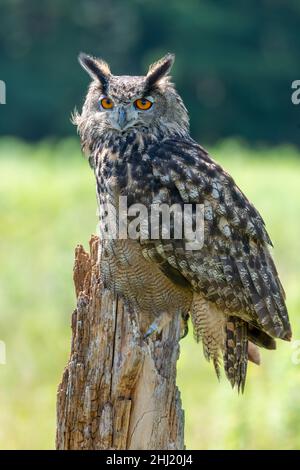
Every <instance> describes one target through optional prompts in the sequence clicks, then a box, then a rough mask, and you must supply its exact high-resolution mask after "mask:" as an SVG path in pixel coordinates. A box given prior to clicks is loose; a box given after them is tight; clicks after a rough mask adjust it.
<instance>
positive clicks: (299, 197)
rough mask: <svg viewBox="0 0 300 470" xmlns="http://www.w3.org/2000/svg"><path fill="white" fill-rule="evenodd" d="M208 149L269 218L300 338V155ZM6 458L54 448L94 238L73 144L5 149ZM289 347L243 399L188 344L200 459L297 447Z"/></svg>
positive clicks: (2, 372)
mask: <svg viewBox="0 0 300 470" xmlns="http://www.w3.org/2000/svg"><path fill="white" fill-rule="evenodd" d="M210 150H212V153H213V154H214V156H215V158H216V159H217V160H218V161H219V162H221V164H223V165H224V166H225V168H226V169H227V170H228V171H229V172H230V173H231V174H232V175H233V176H234V178H235V179H236V181H237V182H238V184H239V185H240V187H241V188H242V189H243V191H244V192H246V194H247V195H248V197H249V198H250V199H251V200H252V201H253V202H254V203H255V205H256V206H257V208H258V209H259V210H260V212H261V213H262V215H263V217H264V219H265V221H266V224H267V228H268V230H269V233H270V235H271V238H272V240H273V243H274V245H275V249H274V256H275V260H276V262H277V264H278V269H279V272H280V275H281V279H282V282H283V284H284V286H285V289H286V293H287V303H288V307H289V312H290V317H291V321H292V326H293V330H294V339H295V340H296V339H297V338H299V339H300V328H299V322H297V315H298V314H299V310H300V294H299V288H298V284H299V275H300V250H299V237H300V218H299V214H300V184H299V183H300V181H299V175H300V155H298V154H297V152H296V151H295V150H294V149H293V148H289V147H281V148H275V149H257V150H255V151H254V150H250V149H248V148H246V147H245V146H242V145H240V144H239V143H238V142H236V141H227V142H225V143H223V144H220V145H219V146H217V147H215V148H214V149H210ZM0 172H1V187H0V214H1V225H0V261H1V269H0V340H2V341H5V343H6V348H7V364H6V365H0V384H1V385H0V448H1V449H15V448H16V449H30V448H33V449H46V448H53V447H54V436H55V400H56V388H57V385H58V383H59V381H60V378H61V374H62V371H63V368H64V366H65V364H66V362H67V359H68V354H69V349H70V319H71V313H72V310H73V308H74V302H75V296H74V291H73V283H72V266H73V252H74V247H75V246H76V244H77V243H83V244H85V246H86V245H87V242H88V240H89V237H90V234H91V233H94V232H95V229H96V223H97V219H96V202H95V191H94V177H93V175H92V172H91V170H90V168H89V166H88V164H87V162H86V161H85V160H84V159H83V158H82V156H81V154H80V151H79V142H78V141H77V140H76V139H74V140H72V139H70V140H64V141H61V142H53V141H48V142H43V143H40V144H38V145H36V146H30V145H26V144H24V143H22V142H18V141H16V140H13V139H2V140H1V141H0ZM292 353H293V349H292V345H291V344H290V343H284V342H281V343H280V344H278V349H277V351H271V352H269V351H263V352H262V359H263V361H262V365H261V366H260V367H257V366H255V365H252V364H251V365H250V367H249V372H248V380H247V385H246V391H245V393H244V395H240V396H239V395H238V394H237V393H236V392H233V391H232V390H231V388H230V386H229V384H228V383H227V381H226V380H225V378H224V377H223V378H222V380H221V383H218V382H217V379H216V377H215V374H214V371H213V368H212V366H211V365H210V364H208V363H207V362H206V361H205V360H204V358H203V355H202V351H201V345H198V344H196V343H194V342H193V339H192V335H189V337H188V338H187V339H184V340H183V341H182V342H181V357H180V360H179V366H178V385H179V387H180V390H181V395H182V400H183V407H184V409H185V416H186V445H187V448H190V449H191V448H192V449H221V448H226V449H245V448H247V449H253V448H259V449H271V448H280V449H287V448H292V449H296V448H300V392H299V391H300V364H299V365H295V364H293V362H292V359H291V358H292Z"/></svg>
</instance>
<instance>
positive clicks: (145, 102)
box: [134, 98, 153, 111]
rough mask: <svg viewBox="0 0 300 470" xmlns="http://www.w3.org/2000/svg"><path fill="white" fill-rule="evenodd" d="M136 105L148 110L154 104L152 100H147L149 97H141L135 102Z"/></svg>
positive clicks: (138, 107)
mask: <svg viewBox="0 0 300 470" xmlns="http://www.w3.org/2000/svg"><path fill="white" fill-rule="evenodd" d="M134 104H135V107H136V108H137V109H141V110H142V111H146V110H147V109H150V108H151V106H152V104H153V103H152V101H150V100H147V98H139V99H138V100H136V101H135V102H134Z"/></svg>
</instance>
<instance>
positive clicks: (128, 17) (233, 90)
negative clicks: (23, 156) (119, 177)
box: [0, 0, 300, 144]
mask: <svg viewBox="0 0 300 470" xmlns="http://www.w3.org/2000/svg"><path fill="white" fill-rule="evenodd" d="M0 12H1V28H0V79H1V80H3V81H5V83H6V88H7V104H6V105H5V106H2V105H1V107H0V133H1V135H4V134H14V135H17V136H20V137H23V138H26V139H29V140H36V139H39V138H42V137H46V136H64V135H69V134H74V129H73V128H72V125H71V123H70V119H69V116H70V113H71V111H72V109H73V108H74V106H75V105H77V106H78V107H80V106H81V103H82V100H83V96H84V91H85V88H86V86H87V83H88V77H87V75H86V74H85V73H84V72H83V71H82V70H81V69H80V67H79V65H78V62H77V55H78V52H80V51H81V50H83V51H84V52H88V53H92V54H94V55H99V56H102V57H103V58H104V59H106V60H107V61H108V62H109V63H110V65H111V68H112V71H113V72H114V73H116V74H123V73H124V74H142V73H144V72H145V71H146V70H147V66H148V64H149V63H150V62H151V61H153V60H155V59H157V58H159V57H160V55H163V54H165V53H166V52H168V51H171V52H175V53H176V56H177V60H176V64H175V67H174V69H173V77H174V80H175V81H176V84H177V88H178V90H179V91H180V93H181V94H182V96H183V98H184V100H185V102H186V105H187V107H188V109H189V111H190V115H191V124H192V125H191V128H192V134H193V135H194V136H195V137H196V138H198V139H200V140H201V141H202V142H214V141H216V140H218V139H222V138H225V137H227V136H241V137H242V138H244V139H245V140H247V141H249V142H251V143H259V142H265V143H271V144H274V143H278V142H293V143H297V144H300V105H299V106H295V105H293V104H292V102H291V93H292V90H291V84H292V82H293V81H294V80H296V79H300V2H299V0H253V1H251V2H250V1H249V0H235V1H233V0H214V1H213V0H198V1H197V0H187V1H183V0H172V1H161V0H0Z"/></svg>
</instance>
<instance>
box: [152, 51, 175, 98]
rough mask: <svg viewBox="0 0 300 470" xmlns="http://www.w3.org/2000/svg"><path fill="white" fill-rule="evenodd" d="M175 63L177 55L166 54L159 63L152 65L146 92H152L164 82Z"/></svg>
mask: <svg viewBox="0 0 300 470" xmlns="http://www.w3.org/2000/svg"><path fill="white" fill-rule="evenodd" d="M174 61H175V54H170V53H169V54H166V55H165V56H164V57H162V58H161V59H160V60H158V61H157V62H154V64H152V65H150V67H149V70H148V73H147V77H146V87H145V88H146V90H148V91H149V90H151V88H153V87H155V86H156V84H157V83H158V82H159V81H160V80H162V79H163V78H164V77H165V76H167V75H168V73H169V72H170V70H171V68H172V66H173V64H174Z"/></svg>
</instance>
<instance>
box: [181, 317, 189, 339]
mask: <svg viewBox="0 0 300 470" xmlns="http://www.w3.org/2000/svg"><path fill="white" fill-rule="evenodd" d="M188 319H189V314H188V313H187V314H185V315H183V314H182V315H181V325H180V326H181V329H180V338H179V339H180V340H181V339H183V338H185V337H186V336H187V334H188V332H189V325H188Z"/></svg>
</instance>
